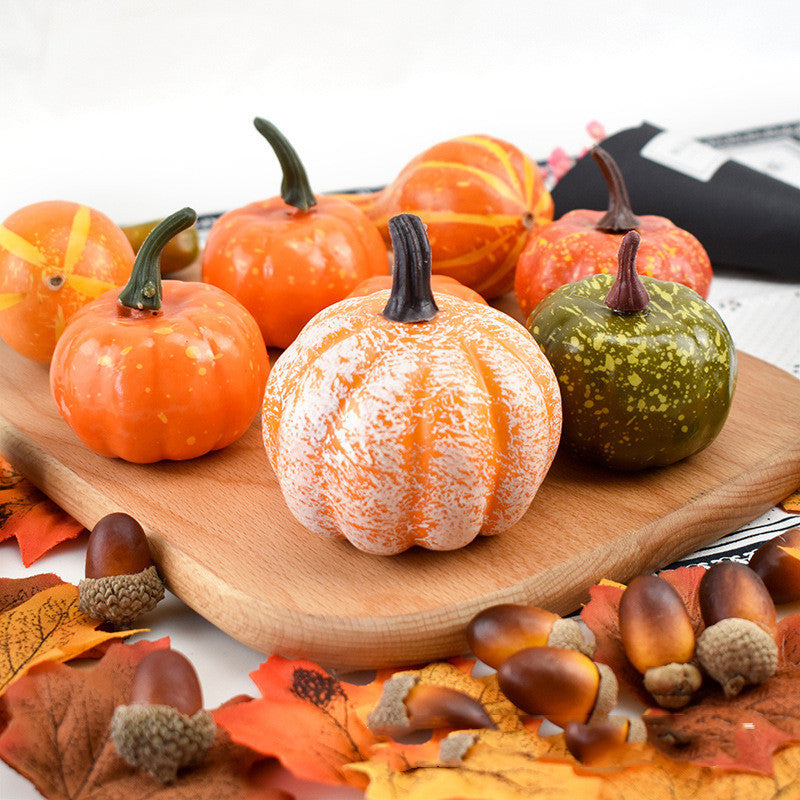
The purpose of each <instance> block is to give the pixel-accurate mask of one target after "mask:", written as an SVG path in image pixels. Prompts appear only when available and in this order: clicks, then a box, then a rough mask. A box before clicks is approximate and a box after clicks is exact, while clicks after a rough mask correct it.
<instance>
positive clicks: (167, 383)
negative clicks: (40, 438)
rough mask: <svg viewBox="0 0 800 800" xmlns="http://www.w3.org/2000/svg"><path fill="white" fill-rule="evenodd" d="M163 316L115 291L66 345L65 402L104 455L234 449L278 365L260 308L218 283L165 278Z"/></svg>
mask: <svg viewBox="0 0 800 800" xmlns="http://www.w3.org/2000/svg"><path fill="white" fill-rule="evenodd" d="M162 286H163V305H162V308H161V312H160V313H155V314H154V313H153V312H150V311H132V310H130V309H124V308H121V307H120V306H119V304H118V302H117V296H118V294H119V293H118V292H117V291H111V292H108V293H106V294H105V295H103V297H101V298H99V299H98V300H95V301H94V302H93V303H91V304H89V305H88V306H86V307H85V308H83V309H82V310H81V311H79V312H78V313H77V314H76V315H75V317H74V318H73V320H72V322H71V323H70V324H69V326H68V327H67V329H66V330H65V332H64V334H63V336H62V337H61V339H60V340H59V343H58V345H57V346H56V351H55V353H54V355H53V362H52V365H51V369H50V385H51V389H52V392H53V397H54V399H55V402H56V406H57V408H58V410H59V412H60V413H61V415H62V417H64V419H65V420H66V421H67V423H68V424H69V426H70V427H71V428H72V429H73V430H74V431H75V433H76V434H77V435H78V437H79V438H80V439H81V440H82V441H83V442H84V443H85V444H86V445H88V446H89V447H90V448H91V449H92V450H94V451H95V452H98V453H100V454H101V455H106V456H118V457H120V458H123V459H125V460H126V461H132V462H137V463H150V462H154V461H161V460H162V459H173V460H182V459H187V458H194V457H195V456H199V455H202V454H204V453H207V452H209V451H210V450H217V449H219V448H222V447H225V446H226V445H228V444H230V443H231V442H233V441H235V440H236V439H238V438H239V437H240V436H241V435H242V434H243V433H244V432H245V431H246V430H247V428H248V427H249V426H250V423H251V422H252V421H253V417H254V416H255V414H256V412H257V411H258V409H259V407H260V405H261V399H262V396H263V390H264V385H265V383H266V378H267V373H268V371H269V361H268V359H267V353H266V348H265V347H264V342H263V340H262V338H261V334H260V331H259V330H258V327H257V325H256V324H255V321H254V320H253V318H252V317H251V315H250V314H249V313H248V312H247V311H246V310H245V309H244V308H243V306H242V305H241V304H239V303H238V302H237V301H236V300H234V299H233V298H232V297H231V296H230V295H228V294H226V293H224V292H222V291H221V290H219V289H217V288H216V287H214V286H208V285H206V284H202V283H190V282H183V281H164V282H163V284H162Z"/></svg>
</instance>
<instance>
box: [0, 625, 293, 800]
mask: <svg viewBox="0 0 800 800" xmlns="http://www.w3.org/2000/svg"><path fill="white" fill-rule="evenodd" d="M168 646H169V640H167V639H161V640H159V641H157V642H147V641H142V642H137V643H136V644H133V645H123V644H116V645H114V646H113V647H112V648H110V649H109V651H108V653H107V654H106V655H105V656H104V657H103V658H102V660H100V661H99V662H98V663H97V664H96V666H94V667H93V668H92V669H88V670H87V669H77V668H75V667H69V666H66V665H64V664H57V663H47V664H40V665H39V666H38V667H36V668H35V669H33V670H31V672H30V673H29V674H28V675H27V676H26V677H24V678H22V679H21V680H19V681H17V682H16V683H15V684H14V685H13V686H11V687H10V688H9V690H8V692H7V693H6V696H5V703H6V706H7V709H8V712H9V716H10V722H9V725H8V727H7V728H6V730H5V732H4V733H3V734H2V735H1V736H0V757H1V758H2V759H3V760H4V761H5V762H6V763H7V764H8V765H9V766H10V767H12V768H13V769H15V770H17V772H19V773H20V774H21V775H23V776H24V777H25V778H27V779H28V780H30V781H31V782H32V783H33V784H34V786H36V788H37V789H38V790H39V791H40V792H41V793H42V794H43V795H44V796H45V797H47V798H50V800H120V798H142V797H147V798H149V800H250V798H255V797H256V796H257V797H259V798H262V799H263V800H267V798H270V797H271V798H279V797H285V796H286V795H285V794H283V795H282V794H280V793H279V792H277V791H273V790H271V789H268V788H267V787H266V786H264V785H263V784H262V783H261V781H260V780H259V779H258V775H257V766H258V765H257V764H254V762H255V761H256V756H255V755H254V754H253V753H251V752H250V751H248V750H247V749H246V748H243V747H240V746H239V745H236V744H234V743H233V742H231V740H230V738H229V737H228V736H227V735H226V734H225V733H224V732H223V731H220V732H219V733H218V735H217V739H216V741H215V743H214V745H213V746H212V748H211V749H210V751H209V753H208V755H207V756H206V758H205V759H204V761H203V762H202V763H201V764H199V765H198V766H197V767H195V768H193V769H191V770H184V771H182V772H181V773H179V777H178V780H177V781H176V782H175V783H174V784H171V785H167V786H162V785H161V784H159V783H157V782H156V781H155V780H154V779H153V778H151V777H150V776H149V775H148V774H147V773H145V772H141V771H137V770H135V769H133V768H132V767H130V766H128V764H127V763H126V762H125V761H123V760H122V758H120V756H119V755H118V754H117V752H116V750H115V748H114V744H113V742H112V741H111V739H110V737H109V735H108V729H109V724H110V721H111V716H112V715H113V713H114V709H115V708H116V707H117V706H118V705H120V704H121V703H125V702H126V701H127V699H128V697H129V695H130V690H131V685H132V681H133V675H134V671H135V669H136V666H137V664H138V663H139V661H141V659H142V658H144V656H145V655H147V653H149V652H152V651H153V650H156V649H159V648H164V647H168Z"/></svg>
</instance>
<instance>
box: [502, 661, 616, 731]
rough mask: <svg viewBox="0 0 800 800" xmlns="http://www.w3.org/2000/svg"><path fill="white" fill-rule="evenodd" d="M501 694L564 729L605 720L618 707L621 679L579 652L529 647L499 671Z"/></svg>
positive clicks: (525, 709)
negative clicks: (619, 682)
mask: <svg viewBox="0 0 800 800" xmlns="http://www.w3.org/2000/svg"><path fill="white" fill-rule="evenodd" d="M497 679H498V683H499V685H500V689H501V691H502V692H503V694H505V696H506V697H507V698H508V699H509V700H510V701H511V702H512V703H513V704H514V705H515V706H517V708H520V709H522V710H523V711H525V712H526V713H527V714H532V715H534V716H542V717H545V718H546V719H549V720H550V721H551V722H552V723H553V724H555V725H558V726H560V727H562V728H563V727H564V726H566V724H567V723H568V722H571V721H573V720H575V721H576V722H582V723H589V724H591V723H593V722H599V721H600V720H604V719H605V718H606V717H607V716H608V714H609V712H610V711H611V710H612V709H613V708H614V706H615V705H616V703H617V691H618V687H617V679H616V677H615V675H614V673H613V672H612V671H611V670H610V669H609V668H608V667H607V666H606V665H605V664H597V663H595V662H594V661H592V660H591V659H590V658H589V657H588V656H585V655H584V654H583V653H579V652H578V651H577V650H569V649H567V648H563V647H529V648H527V649H525V650H520V651H519V652H518V653H514V655H512V656H509V657H508V658H507V659H506V660H505V661H503V663H502V664H500V667H499V668H498V670H497Z"/></svg>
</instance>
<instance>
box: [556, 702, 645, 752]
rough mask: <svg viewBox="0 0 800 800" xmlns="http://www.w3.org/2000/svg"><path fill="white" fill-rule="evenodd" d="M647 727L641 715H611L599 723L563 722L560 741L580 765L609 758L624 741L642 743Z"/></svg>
mask: <svg viewBox="0 0 800 800" xmlns="http://www.w3.org/2000/svg"><path fill="white" fill-rule="evenodd" d="M646 741H647V728H646V727H645V724H644V720H642V718H641V717H634V718H633V719H628V718H627V717H620V716H617V715H614V714H612V715H611V716H610V717H608V719H606V720H603V721H602V722H596V723H594V724H593V725H584V724H583V723H581V722H575V721H574V720H573V721H572V722H568V723H567V727H566V728H565V729H564V743H565V744H566V745H567V750H569V752H570V753H572V755H573V756H575V758H577V759H578V761H580V762H581V763H582V764H595V763H597V762H599V761H604V760H606V759H608V758H613V756H614V751H615V750H616V749H617V748H619V747H620V746H621V745H623V744H625V743H626V742H646Z"/></svg>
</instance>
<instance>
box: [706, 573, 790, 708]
mask: <svg viewBox="0 0 800 800" xmlns="http://www.w3.org/2000/svg"><path fill="white" fill-rule="evenodd" d="M698 598H699V600H700V611H701V613H702V615H703V622H704V623H705V624H706V629H705V630H704V631H703V632H702V633H701V634H700V636H699V637H698V639H697V658H698V660H699V661H700V664H701V666H702V667H703V669H704V670H705V671H706V672H707V673H708V674H709V675H710V676H711V677H712V678H714V680H716V681H718V682H719V683H720V684H721V685H722V688H723V690H724V692H725V694H726V695H727V696H728V697H732V696H734V695H737V694H739V692H741V691H742V689H743V688H744V687H745V686H746V685H747V684H757V683H762V682H763V681H765V680H766V679H767V678H769V677H770V676H771V675H774V674H775V670H776V669H777V666H778V645H777V643H776V641H775V632H776V626H777V623H776V617H775V604H774V603H773V602H772V598H771V597H770V596H769V592H768V591H767V588H766V586H764V582H763V581H762V580H761V578H759V576H758V575H757V574H756V573H755V572H753V570H752V569H750V568H749V567H747V566H745V565H744V564H738V563H737V562H735V561H720V562H719V563H717V564H714V565H713V566H712V567H710V568H709V569H708V570H707V571H706V573H705V574H704V575H703V578H702V580H701V581H700V587H699V589H698Z"/></svg>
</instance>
